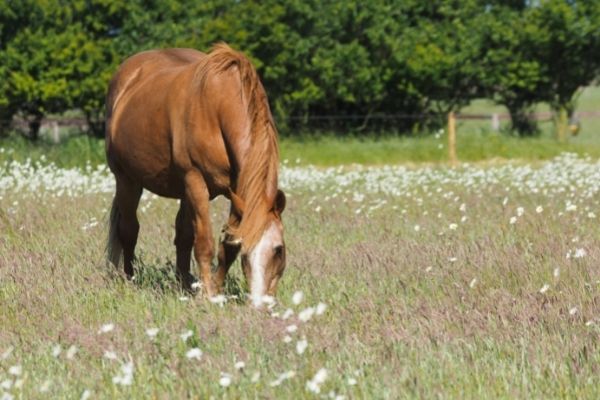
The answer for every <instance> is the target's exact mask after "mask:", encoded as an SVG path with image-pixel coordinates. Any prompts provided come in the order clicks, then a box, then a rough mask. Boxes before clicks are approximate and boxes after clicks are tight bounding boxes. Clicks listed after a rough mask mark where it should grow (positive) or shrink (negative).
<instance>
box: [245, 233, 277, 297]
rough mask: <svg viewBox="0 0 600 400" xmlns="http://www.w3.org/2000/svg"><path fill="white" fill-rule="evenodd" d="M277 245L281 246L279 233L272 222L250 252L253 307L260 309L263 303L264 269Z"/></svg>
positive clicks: (264, 292)
mask: <svg viewBox="0 0 600 400" xmlns="http://www.w3.org/2000/svg"><path fill="white" fill-rule="evenodd" d="M279 244H281V232H280V231H279V230H278V229H277V225H276V224H275V222H273V223H271V225H270V226H269V227H268V228H267V229H266V230H265V232H264V233H263V235H262V237H261V238H260V241H259V242H258V243H257V245H256V247H254V249H253V250H252V251H251V252H250V269H251V271H252V277H251V279H252V281H251V282H250V297H251V298H252V304H254V306H255V307H260V306H261V305H262V303H263V296H264V295H265V294H266V287H267V282H265V275H266V274H265V269H266V267H267V263H268V262H269V257H271V256H272V255H273V248H275V246H277V245H279Z"/></svg>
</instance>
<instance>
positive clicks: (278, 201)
mask: <svg viewBox="0 0 600 400" xmlns="http://www.w3.org/2000/svg"><path fill="white" fill-rule="evenodd" d="M273 208H274V210H275V211H277V214H281V213H282V212H283V210H285V193H283V192H282V191H281V190H279V189H277V195H276V196H275V204H274V207H273Z"/></svg>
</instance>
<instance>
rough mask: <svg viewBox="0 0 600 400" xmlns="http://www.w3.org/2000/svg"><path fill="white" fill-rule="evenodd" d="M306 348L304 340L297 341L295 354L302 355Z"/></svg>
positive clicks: (306, 344) (306, 343)
mask: <svg viewBox="0 0 600 400" xmlns="http://www.w3.org/2000/svg"><path fill="white" fill-rule="evenodd" d="M307 347H308V342H307V341H306V339H302V340H298V342H297V343H296V353H298V354H302V353H304V350H306V348H307Z"/></svg>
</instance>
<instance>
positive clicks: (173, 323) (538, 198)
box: [0, 151, 600, 399]
mask: <svg viewBox="0 0 600 400" xmlns="http://www.w3.org/2000/svg"><path fill="white" fill-rule="evenodd" d="M5 152H6V151H5ZM280 185H281V187H282V188H283V189H284V190H285V191H286V193H287V194H288V207H287V209H286V211H285V213H284V224H285V228H286V242H287V247H288V267H287V270H286V273H285V275H284V278H283V280H282V282H281V284H280V289H279V293H278V297H277V303H276V305H274V307H273V308H271V309H270V310H268V311H256V310H254V309H253V308H251V307H249V306H248V305H246V304H245V302H244V299H245V293H246V284H245V282H244V279H243V276H242V273H241V268H240V266H239V262H236V264H234V266H233V267H232V271H231V278H230V279H229V280H228V282H227V289H226V292H225V296H224V297H223V298H220V299H217V300H218V301H210V300H209V299H205V298H202V297H201V296H196V297H190V296H188V295H186V294H185V293H182V292H180V291H179V289H178V286H177V284H176V282H175V278H174V274H173V263H174V253H175V252H174V246H173V245H172V240H173V236H174V218H175V213H176V210H177V203H176V202H175V201H170V200H165V199H161V198H157V197H155V196H153V195H151V194H148V193H146V194H145V195H144V197H143V199H142V202H141V204H140V208H139V210H138V212H139V216H140V220H141V232H140V240H139V243H138V251H137V254H138V261H137V265H136V268H137V278H136V280H135V281H134V282H126V281H124V280H123V279H122V278H121V276H120V275H119V274H118V273H116V272H115V271H114V270H112V269H110V268H107V267H106V266H105V264H104V262H103V246H104V240H105V236H106V219H107V212H108V208H109V206H110V201H111V196H112V192H113V190H114V187H113V182H112V178H111V176H110V174H109V173H108V171H107V170H106V169H105V168H104V167H103V166H101V165H100V166H96V165H89V166H87V167H73V168H63V167H58V166H56V165H54V164H52V163H50V162H48V161H47V160H46V161H44V160H42V161H40V162H39V163H36V162H27V161H22V162H13V161H4V162H3V164H2V165H1V166H0V232H1V233H2V234H1V235H0V309H1V312H0V398H2V399H12V398H76V399H77V398H148V397H151V398H188V397H192V398H211V397H212V398H308V399H312V398H331V399H342V398H346V399H354V398H369V399H370V398H515V397H516V398H531V397H533V398H541V397H550V398H598V396H599V395H600V389H599V388H600V378H599V374H598V365H599V362H600V352H599V351H598V350H599V348H598V335H599V333H600V315H599V314H598V309H599V303H598V301H599V299H600V291H599V289H600V270H598V267H597V266H598V261H599V259H600V251H599V250H598V249H599V246H598V243H599V239H600V234H599V231H598V228H597V226H598V222H597V221H598V218H599V217H600V208H599V207H600V205H599V200H598V192H599V191H600V162H598V161H597V160H596V159H593V158H586V157H582V156H578V155H576V154H568V153H565V154H562V155H560V156H559V157H556V158H553V159H550V160H548V161H538V162H536V163H524V162H503V163H499V164H494V163H492V164H490V165H482V164H480V163H477V164H462V165H461V166H459V167H455V168H447V167H446V166H444V165H441V164H440V165H437V164H435V165H418V166H410V165H380V166H360V165H345V166H336V167H328V168H325V167H312V166H306V165H303V164H302V163H301V162H300V163H296V162H295V161H292V160H290V161H286V160H284V161H283V163H282V169H281V176H280ZM212 213H213V226H214V229H215V235H217V231H218V228H219V227H220V225H221V223H222V222H223V221H225V219H226V215H227V205H226V203H225V202H224V201H222V200H221V199H217V200H216V201H215V202H213V206H212ZM213 300H214V299H213Z"/></svg>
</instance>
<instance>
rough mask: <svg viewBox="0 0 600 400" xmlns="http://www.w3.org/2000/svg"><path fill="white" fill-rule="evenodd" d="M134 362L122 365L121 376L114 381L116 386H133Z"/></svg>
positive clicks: (116, 376)
mask: <svg viewBox="0 0 600 400" xmlns="http://www.w3.org/2000/svg"><path fill="white" fill-rule="evenodd" d="M133 369H134V368H133V361H129V362H128V363H125V364H123V365H121V371H120V374H118V375H115V376H114V377H113V379H112V381H113V383H114V384H115V385H122V386H131V384H132V383H133Z"/></svg>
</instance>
